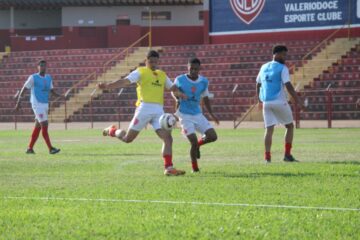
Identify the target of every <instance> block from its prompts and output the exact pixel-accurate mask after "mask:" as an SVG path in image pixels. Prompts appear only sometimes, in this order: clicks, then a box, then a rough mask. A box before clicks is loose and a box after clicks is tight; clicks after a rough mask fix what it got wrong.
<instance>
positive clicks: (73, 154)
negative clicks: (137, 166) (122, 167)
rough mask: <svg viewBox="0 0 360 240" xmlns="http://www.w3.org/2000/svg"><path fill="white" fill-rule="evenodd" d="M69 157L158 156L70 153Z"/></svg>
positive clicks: (146, 154)
mask: <svg viewBox="0 0 360 240" xmlns="http://www.w3.org/2000/svg"><path fill="white" fill-rule="evenodd" d="M70 155H71V156H82V157H83V156H87V157H121V156H125V157H131V156H159V154H149V153H118V154H114V153H72V154H70Z"/></svg>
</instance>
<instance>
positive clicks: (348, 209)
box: [0, 129, 360, 239]
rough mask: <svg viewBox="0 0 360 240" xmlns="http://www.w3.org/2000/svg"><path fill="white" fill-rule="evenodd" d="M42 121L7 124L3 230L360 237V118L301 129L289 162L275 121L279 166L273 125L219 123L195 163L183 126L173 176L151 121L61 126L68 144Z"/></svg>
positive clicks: (60, 235) (24, 235) (0, 168)
mask: <svg viewBox="0 0 360 240" xmlns="http://www.w3.org/2000/svg"><path fill="white" fill-rule="evenodd" d="M30 134H31V132H30V130H29V131H17V132H15V131H0V144H1V152H0V239H360V227H359V226H360V138H359V136H360V129H329V130H328V129H300V130H296V131H295V142H294V149H293V154H294V156H295V157H296V158H297V159H299V160H300V161H301V162H300V163H284V162H282V157H283V134H284V130H283V129H276V130H275V134H274V140H273V154H272V161H273V163H272V164H270V165H266V164H264V163H263V143H262V137H263V129H239V130H236V131H234V130H222V129H221V130H218V135H219V140H218V142H216V143H213V144H209V145H205V146H204V147H202V149H201V150H202V151H201V153H202V155H201V159H200V161H199V165H200V169H201V173H199V174H192V173H191V171H190V170H191V167H190V160H189V156H188V151H189V144H188V142H187V141H186V140H185V139H184V138H183V137H182V136H181V135H180V133H179V131H178V130H175V131H174V133H173V136H174V163H175V166H176V167H178V168H181V169H184V170H186V171H187V174H186V175H185V176H180V177H166V176H164V175H163V167H162V164H163V163H162V160H161V158H160V147H161V142H160V140H159V139H157V137H156V136H155V134H154V132H153V131H151V130H147V131H144V132H142V133H141V134H140V136H139V138H138V139H137V140H136V141H135V142H134V143H132V144H128V145H126V144H124V143H121V142H120V141H118V140H117V139H111V138H107V137H106V138H105V137H102V136H101V132H99V131H98V130H97V131H96V130H69V131H51V132H50V136H51V137H52V142H53V144H54V146H56V147H59V148H61V152H60V153H59V154H58V155H49V154H48V152H47V149H46V147H45V143H44V140H43V139H42V138H41V137H40V138H39V140H38V142H37V145H36V146H35V151H36V155H26V154H25V153H24V152H25V150H26V146H27V144H28V139H29V136H30Z"/></svg>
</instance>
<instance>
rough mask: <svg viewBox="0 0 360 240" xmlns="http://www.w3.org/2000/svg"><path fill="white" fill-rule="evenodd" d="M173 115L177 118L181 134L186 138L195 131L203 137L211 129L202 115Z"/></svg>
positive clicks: (177, 113)
mask: <svg viewBox="0 0 360 240" xmlns="http://www.w3.org/2000/svg"><path fill="white" fill-rule="evenodd" d="M175 114H176V116H178V117H179V119H180V124H181V128H182V132H183V134H184V135H186V136H188V135H190V134H193V133H195V131H197V132H199V133H201V134H202V135H204V134H205V132H206V131H207V130H209V129H211V128H213V126H212V125H211V123H210V122H209V121H208V120H207V119H206V117H205V116H204V114H202V113H200V114H197V115H190V114H184V113H181V112H179V111H177V112H176V113H175Z"/></svg>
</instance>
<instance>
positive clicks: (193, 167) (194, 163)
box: [191, 161, 199, 171]
mask: <svg viewBox="0 0 360 240" xmlns="http://www.w3.org/2000/svg"><path fill="white" fill-rule="evenodd" d="M191 166H192V169H193V170H194V171H199V167H198V164H197V161H195V162H191Z"/></svg>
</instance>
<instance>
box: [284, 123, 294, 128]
mask: <svg viewBox="0 0 360 240" xmlns="http://www.w3.org/2000/svg"><path fill="white" fill-rule="evenodd" d="M285 127H286V128H287V129H293V128H294V123H290V124H287V125H285Z"/></svg>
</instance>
